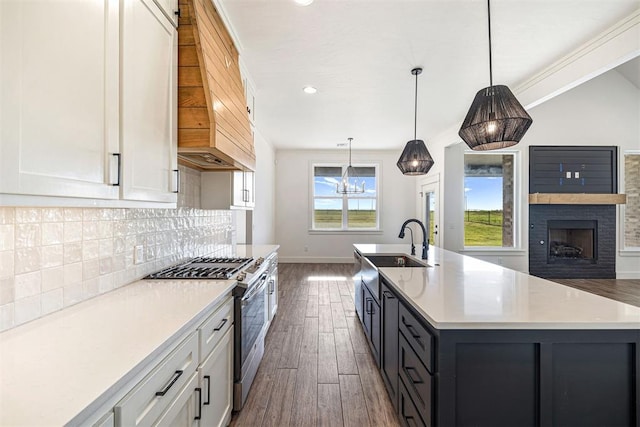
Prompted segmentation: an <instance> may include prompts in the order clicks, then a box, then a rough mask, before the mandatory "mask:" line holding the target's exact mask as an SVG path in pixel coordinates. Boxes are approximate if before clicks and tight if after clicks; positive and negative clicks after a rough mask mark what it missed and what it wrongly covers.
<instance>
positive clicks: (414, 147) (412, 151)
mask: <svg viewBox="0 0 640 427" xmlns="http://www.w3.org/2000/svg"><path fill="white" fill-rule="evenodd" d="M433 163H434V162H433V159H432V158H431V154H429V150H427V146H426V145H424V141H423V140H421V139H414V140H411V141H409V142H407V145H405V147H404V150H402V154H401V155H400V159H398V163H396V164H397V165H398V168H399V169H400V171H402V173H403V174H404V175H424V174H426V173H427V172H429V169H431V166H433Z"/></svg>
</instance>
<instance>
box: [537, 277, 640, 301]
mask: <svg viewBox="0 0 640 427" xmlns="http://www.w3.org/2000/svg"><path fill="white" fill-rule="evenodd" d="M549 280H551V281H553V282H557V283H561V284H563V285H566V286H570V287H572V288H576V289H580V290H583V291H587V292H591V293H593V294H596V295H600V296H603V297H605V298H610V299H612V300H616V301H619V302H624V303H627V304H630V305H635V306H636V307H640V279H549Z"/></svg>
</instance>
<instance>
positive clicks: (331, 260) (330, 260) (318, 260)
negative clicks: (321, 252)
mask: <svg viewBox="0 0 640 427" xmlns="http://www.w3.org/2000/svg"><path fill="white" fill-rule="evenodd" d="M278 262H280V263H292V264H302V263H305V264H353V258H352V257H314V256H292V257H288V256H282V255H278Z"/></svg>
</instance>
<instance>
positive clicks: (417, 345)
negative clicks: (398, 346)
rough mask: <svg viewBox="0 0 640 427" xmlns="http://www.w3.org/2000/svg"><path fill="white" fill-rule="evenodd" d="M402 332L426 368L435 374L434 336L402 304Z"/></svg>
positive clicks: (400, 326) (399, 323)
mask: <svg viewBox="0 0 640 427" xmlns="http://www.w3.org/2000/svg"><path fill="white" fill-rule="evenodd" d="M398 327H399V328H400V331H401V332H402V333H403V334H404V336H405V338H406V339H407V341H408V342H409V344H410V345H411V347H413V349H414V350H415V352H416V353H417V354H418V357H419V358H420V360H422V363H424V366H426V367H427V369H428V370H429V372H430V373H433V335H431V334H430V333H429V331H428V330H427V328H425V327H424V326H422V323H420V322H419V321H418V319H416V317H415V316H414V315H413V314H412V313H411V312H410V311H409V310H408V309H407V307H405V306H404V304H400V319H399V322H398Z"/></svg>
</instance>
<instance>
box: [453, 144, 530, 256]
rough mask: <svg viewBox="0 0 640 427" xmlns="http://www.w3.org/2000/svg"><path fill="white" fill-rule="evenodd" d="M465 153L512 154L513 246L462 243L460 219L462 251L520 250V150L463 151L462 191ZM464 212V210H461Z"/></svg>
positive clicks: (521, 249) (521, 231) (521, 248)
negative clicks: (467, 244)
mask: <svg viewBox="0 0 640 427" xmlns="http://www.w3.org/2000/svg"><path fill="white" fill-rule="evenodd" d="M467 154H477V155H492V154H493V155H495V154H501V155H502V154H511V155H513V247H504V246H465V244H464V237H465V236H464V219H463V221H462V252H490V251H496V252H503V253H504V252H522V251H523V250H524V248H523V247H522V233H524V231H523V230H522V228H523V227H521V224H522V223H523V222H522V208H521V206H522V189H521V187H522V186H521V175H522V174H521V173H520V171H522V165H521V162H522V154H521V152H520V150H509V149H502V150H496V151H485V152H478V151H473V150H471V149H468V148H467V149H466V150H464V152H463V156H462V164H463V166H462V174H463V175H462V183H463V191H464V179H465V175H464V160H465V159H464V156H465V155H467ZM463 214H464V212H463Z"/></svg>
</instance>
